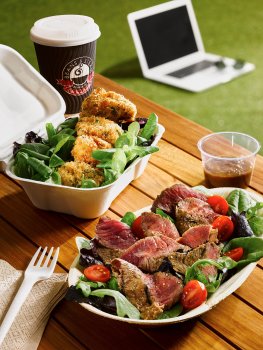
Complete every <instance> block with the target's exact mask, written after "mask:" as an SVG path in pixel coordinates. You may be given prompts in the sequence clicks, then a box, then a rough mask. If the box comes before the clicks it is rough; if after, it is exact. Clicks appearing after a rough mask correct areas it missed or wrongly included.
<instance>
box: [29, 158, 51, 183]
mask: <svg viewBox="0 0 263 350" xmlns="http://www.w3.org/2000/svg"><path fill="white" fill-rule="evenodd" d="M27 162H28V164H29V165H30V166H31V167H32V168H33V169H34V170H35V171H36V172H37V173H38V174H39V175H41V176H42V177H43V178H44V179H48V178H49V177H50V175H51V173H52V169H51V168H49V167H48V166H47V165H45V163H44V161H43V160H39V159H37V158H33V157H28V160H27Z"/></svg>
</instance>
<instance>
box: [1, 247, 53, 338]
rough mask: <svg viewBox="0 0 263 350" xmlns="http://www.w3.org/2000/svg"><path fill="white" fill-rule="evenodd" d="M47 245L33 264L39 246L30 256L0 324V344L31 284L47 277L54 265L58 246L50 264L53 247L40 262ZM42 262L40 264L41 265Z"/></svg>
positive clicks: (38, 251)
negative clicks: (22, 276)
mask: <svg viewBox="0 0 263 350" xmlns="http://www.w3.org/2000/svg"><path fill="white" fill-rule="evenodd" d="M47 249H48V248H47V247H46V248H45V249H44V250H43V252H42V254H41V255H40V257H39V259H38V262H37V263H36V264H35V262H36V260H37V258H38V256H39V253H40V251H41V247H39V248H38V250H37V251H36V253H35V254H34V256H33V257H32V259H31V261H30V263H29V265H28V267H27V269H26V270H25V273H24V280H23V282H22V284H21V286H20V288H19V290H18V292H17V294H16V296H15V298H14V300H13V302H12V304H11V305H10V308H9V310H8V311H7V313H6V315H5V318H4V320H3V322H2V324H1V326H0V345H1V344H2V342H3V340H4V338H5V336H6V334H7V332H8V331H9V329H10V327H11V325H12V323H13V321H14V319H15V317H16V315H17V314H18V312H19V310H20V308H21V306H22V305H23V303H24V301H25V300H26V298H27V296H28V294H29V292H30V291H31V289H32V287H33V285H34V284H35V283H36V282H37V281H40V280H44V279H47V278H49V277H50V276H51V275H52V273H53V271H54V269H55V266H56V263H57V260H58V254H59V248H57V249H56V252H55V254H54V257H53V260H52V261H51V263H50V265H49V266H48V264H49V261H50V260H51V255H52V252H53V249H54V248H53V247H52V248H51V249H50V251H49V253H48V256H47V257H46V260H45V263H44V264H42V261H43V260H44V257H45V254H46V252H47ZM41 264H42V265H41Z"/></svg>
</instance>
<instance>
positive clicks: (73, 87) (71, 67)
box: [57, 56, 94, 96]
mask: <svg viewBox="0 0 263 350" xmlns="http://www.w3.org/2000/svg"><path fill="white" fill-rule="evenodd" d="M93 77H94V70H93V61H92V59H91V58H90V57H87V56H83V57H78V58H75V59H74V60H72V61H70V62H69V63H67V64H66V66H65V67H64V68H63V71H62V79H57V84H58V85H62V87H63V90H64V91H65V92H66V93H68V94H70V95H74V96H79V95H84V94H85V93H86V92H88V91H89V89H90V88H91V86H92V81H93Z"/></svg>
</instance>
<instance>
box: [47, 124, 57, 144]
mask: <svg viewBox="0 0 263 350" xmlns="http://www.w3.org/2000/svg"><path fill="white" fill-rule="evenodd" d="M46 131H47V137H48V142H51V140H52V137H53V136H55V135H56V130H55V128H54V126H53V124H52V123H47V124H46Z"/></svg>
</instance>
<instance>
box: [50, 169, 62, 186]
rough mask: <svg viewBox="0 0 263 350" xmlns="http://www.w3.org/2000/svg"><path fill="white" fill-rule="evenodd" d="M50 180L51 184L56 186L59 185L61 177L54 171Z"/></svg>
mask: <svg viewBox="0 0 263 350" xmlns="http://www.w3.org/2000/svg"><path fill="white" fill-rule="evenodd" d="M51 180H52V183H54V184H56V185H61V176H60V175H59V173H58V172H57V171H54V172H53V173H52V174H51Z"/></svg>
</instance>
